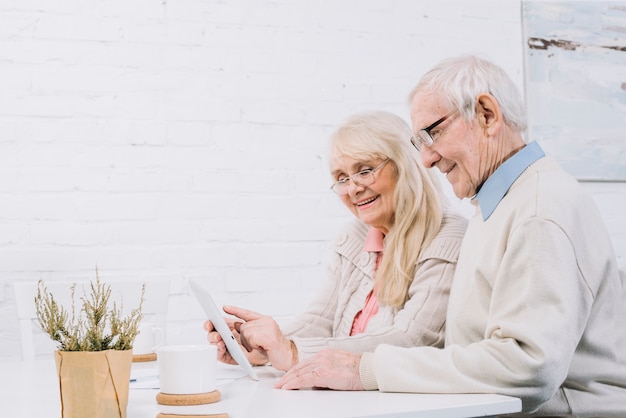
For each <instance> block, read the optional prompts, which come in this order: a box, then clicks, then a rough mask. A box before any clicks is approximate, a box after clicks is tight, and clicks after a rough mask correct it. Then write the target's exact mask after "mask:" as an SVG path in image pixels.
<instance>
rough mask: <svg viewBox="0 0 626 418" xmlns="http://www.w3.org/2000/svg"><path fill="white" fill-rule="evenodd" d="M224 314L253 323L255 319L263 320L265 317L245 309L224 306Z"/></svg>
mask: <svg viewBox="0 0 626 418" xmlns="http://www.w3.org/2000/svg"><path fill="white" fill-rule="evenodd" d="M223 309H224V312H226V313H227V314H230V315H234V316H236V317H237V318H240V319H243V320H244V321H252V320H254V319H259V318H263V317H264V316H265V315H262V314H260V313H258V312H254V311H251V310H249V309H243V308H240V307H238V306H230V305H226V306H224V308H223Z"/></svg>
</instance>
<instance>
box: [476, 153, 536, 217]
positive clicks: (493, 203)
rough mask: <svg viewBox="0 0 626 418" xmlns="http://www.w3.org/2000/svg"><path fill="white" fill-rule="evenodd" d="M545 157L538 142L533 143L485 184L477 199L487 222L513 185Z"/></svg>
mask: <svg viewBox="0 0 626 418" xmlns="http://www.w3.org/2000/svg"><path fill="white" fill-rule="evenodd" d="M544 156H545V153H544V152H543V150H542V149H541V147H540V146H539V144H538V143H537V142H536V141H533V142H531V143H530V144H528V145H526V146H525V147H524V148H522V149H521V150H520V151H519V152H517V153H515V154H514V155H513V156H512V157H511V158H509V159H508V160H506V161H505V162H504V163H502V165H501V166H500V167H498V169H497V170H496V171H494V173H493V174H492V175H491V176H489V178H488V179H487V180H486V181H485V182H484V183H483V185H482V187H481V188H480V191H479V192H478V193H477V194H476V196H475V199H476V200H477V201H478V204H479V205H480V210H481V212H482V214H483V221H486V220H487V219H488V218H489V217H490V216H491V214H492V213H493V211H494V210H496V207H498V204H499V203H500V201H501V200H502V198H504V196H505V195H506V193H507V192H508V191H509V189H510V188H511V185H513V183H514V182H515V180H517V178H518V177H519V176H520V174H522V173H523V172H524V170H526V169H527V168H528V167H529V166H530V165H531V164H532V163H534V162H535V161H537V160H538V159H540V158H542V157H544Z"/></svg>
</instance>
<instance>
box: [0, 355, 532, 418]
mask: <svg viewBox="0 0 626 418" xmlns="http://www.w3.org/2000/svg"><path fill="white" fill-rule="evenodd" d="M133 368H134V370H133V372H134V375H136V376H147V375H149V374H150V370H151V369H152V370H154V371H155V372H156V362H153V363H135V364H133ZM136 372H139V374H137V373H136ZM258 374H259V377H260V381H258V382H257V381H254V380H252V379H250V378H248V377H247V376H244V373H243V371H242V370H241V369H240V368H239V367H235V366H233V367H231V366H225V365H220V366H219V367H218V376H219V377H220V379H219V380H218V390H219V391H220V392H221V394H222V399H221V400H220V401H218V402H216V403H214V404H209V405H201V406H187V407H172V406H164V405H159V404H157V402H156V394H157V393H158V392H159V391H158V389H156V388H152V387H156V384H157V383H158V379H152V382H151V380H150V378H146V380H144V381H142V382H140V383H141V385H144V386H147V387H151V388H137V386H135V385H131V390H130V394H129V404H128V409H127V416H128V418H154V417H156V415H157V413H158V412H164V413H166V412H167V413H179V414H183V413H187V414H194V413H196V414H198V413H205V414H209V413H227V414H228V415H229V417H230V418H257V417H258V418H269V417H271V418H280V417H289V418H292V417H299V418H309V417H310V418H319V417H324V418H340V417H355V418H356V417H371V418H374V417H380V418H382V417H398V418H400V417H415V418H417V417H428V418H455V417H478V416H493V415H498V414H506V413H511V412H519V411H520V409H521V401H520V400H519V399H517V398H512V397H508V396H501V395H488V394H461V395H427V394H405V393H382V392H378V391H370V392H340V391H331V390H297V391H287V390H280V389H274V388H273V383H274V382H275V381H276V379H277V378H278V377H279V376H281V375H282V372H278V371H276V370H275V369H273V368H270V367H262V368H259V369H258ZM0 376H2V383H0V402H2V409H1V410H0V411H1V414H0V415H1V416H6V417H12V418H18V417H21V418H33V417H47V418H48V417H49V418H60V416H61V413H60V401H59V389H58V386H57V381H56V370H55V365H54V360H53V359H52V358H51V357H46V358H38V359H36V360H34V361H22V360H14V361H0ZM150 383H154V384H153V385H150Z"/></svg>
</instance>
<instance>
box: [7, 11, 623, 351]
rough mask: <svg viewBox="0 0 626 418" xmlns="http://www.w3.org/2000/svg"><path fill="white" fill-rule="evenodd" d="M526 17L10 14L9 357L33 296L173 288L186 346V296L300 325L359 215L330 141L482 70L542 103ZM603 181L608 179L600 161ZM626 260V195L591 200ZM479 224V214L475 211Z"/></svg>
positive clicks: (603, 190)
mask: <svg viewBox="0 0 626 418" xmlns="http://www.w3.org/2000/svg"><path fill="white" fill-rule="evenodd" d="M522 51H523V50H522V33H521V14H520V2H519V1H501V0H494V1H472V2H466V1H455V2H444V1H428V2H426V1H415V0H391V1H384V2H383V1H376V0H351V1H337V0H318V1H315V2H310V1H305V0H272V1H268V0H239V1H236V0H232V1H231V0H229V1H223V0H221V1H218V0H214V1H210V0H159V1H156V0H152V1H149V0H133V1H127V0H106V1H105V0H4V1H3V2H2V3H1V4H0V202H2V203H1V204H0V340H1V341H2V344H0V357H10V356H18V355H19V352H20V351H19V350H20V345H19V338H18V329H17V321H16V317H15V304H14V300H13V296H12V291H11V286H10V283H11V282H12V281H15V280H37V279H40V278H42V279H44V280H46V281H53V280H66V279H71V280H79V279H80V280H87V279H91V278H93V277H94V271H95V267H96V265H97V266H98V267H99V271H100V276H101V277H102V278H103V279H105V280H123V279H129V280H145V281H147V280H154V279H164V278H166V279H171V280H172V297H171V301H170V314H169V323H168V325H169V329H168V340H169V341H170V342H196V341H202V340H203V339H204V333H203V332H202V330H201V329H200V324H201V323H202V314H201V312H199V308H198V306H197V305H196V304H195V301H194V300H193V299H192V298H191V297H190V296H189V294H188V290H187V288H186V283H185V280H186V279H190V278H198V279H203V280H206V281H207V283H209V286H210V287H211V288H212V289H213V290H214V291H215V292H216V294H217V295H218V296H217V299H218V303H224V302H228V303H230V304H241V305H245V306H247V307H250V308H252V309H256V310H259V311H261V312H264V313H268V314H273V315H278V316H282V317H284V316H289V315H292V314H294V313H297V312H298V311H300V310H301V309H302V307H303V305H304V304H305V303H306V302H307V301H308V300H309V297H310V295H311V293H312V292H314V291H315V289H316V288H317V286H318V284H319V282H320V281H321V280H323V278H324V260H325V257H326V248H327V244H328V241H329V240H330V239H332V237H333V236H334V234H335V231H336V230H337V228H338V225H339V224H340V223H342V222H343V221H344V220H345V219H347V218H348V217H350V216H351V215H350V214H349V213H348V212H347V211H346V210H345V209H344V208H343V207H342V206H341V205H340V203H339V202H338V199H337V198H336V197H335V196H334V195H333V194H332V193H331V192H330V191H329V190H328V186H329V183H330V178H329V175H328V173H327V164H326V154H325V146H326V138H327V136H328V134H329V132H330V130H332V129H333V127H334V126H336V125H337V124H338V123H339V122H340V121H341V120H342V119H343V118H344V117H346V116H348V115H349V114H350V113H352V112H355V111H360V110H365V109H386V110H389V111H393V112H396V113H397V114H399V115H401V116H404V117H405V118H406V119H407V120H408V110H407V104H406V97H407V94H408V92H409V90H410V89H411V87H412V86H413V85H414V83H416V82H417V80H418V78H419V76H420V75H421V74H422V73H423V72H424V71H425V70H426V69H427V68H428V67H430V66H431V65H432V64H433V63H435V62H436V61H438V60H439V59H441V58H444V57H446V56H449V55H456V54H459V53H479V54H482V55H484V56H486V57H488V58H491V59H494V60H495V61H497V62H498V63H500V64H501V65H502V66H503V67H504V68H505V69H506V70H507V71H508V72H509V73H510V74H511V75H512V76H513V78H514V79H515V81H516V82H517V83H518V84H519V86H520V88H522V86H523V57H522ZM598 163H601V162H598ZM586 186H587V187H588V188H589V190H590V191H591V192H592V193H593V194H594V195H595V196H596V197H597V200H598V204H599V206H600V208H601V210H602V213H603V215H604V216H605V220H606V222H607V224H609V227H610V230H611V234H612V237H613V239H614V243H615V247H616V251H617V252H618V254H620V255H622V256H626V221H625V220H624V218H623V212H624V207H626V185H625V184H623V183H593V184H587V185H586ZM460 207H461V208H462V209H463V210H466V209H467V208H466V206H465V205H460Z"/></svg>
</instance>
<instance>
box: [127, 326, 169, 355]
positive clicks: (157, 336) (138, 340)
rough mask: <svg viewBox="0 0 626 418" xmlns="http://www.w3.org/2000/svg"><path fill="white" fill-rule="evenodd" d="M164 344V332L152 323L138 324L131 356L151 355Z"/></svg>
mask: <svg viewBox="0 0 626 418" xmlns="http://www.w3.org/2000/svg"><path fill="white" fill-rule="evenodd" d="M164 342H165V332H163V328H161V327H158V326H157V325H156V324H155V323H153V322H140V323H139V334H137V336H136V337H135V342H133V354H134V355H137V354H152V353H154V351H155V350H156V349H157V348H158V347H160V346H161V345H163V343H164Z"/></svg>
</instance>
